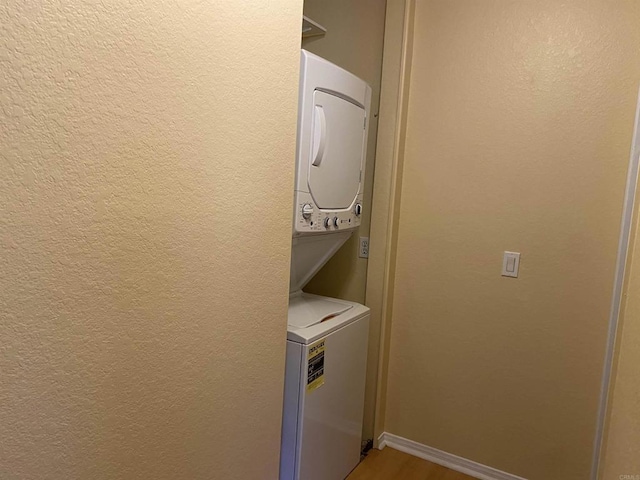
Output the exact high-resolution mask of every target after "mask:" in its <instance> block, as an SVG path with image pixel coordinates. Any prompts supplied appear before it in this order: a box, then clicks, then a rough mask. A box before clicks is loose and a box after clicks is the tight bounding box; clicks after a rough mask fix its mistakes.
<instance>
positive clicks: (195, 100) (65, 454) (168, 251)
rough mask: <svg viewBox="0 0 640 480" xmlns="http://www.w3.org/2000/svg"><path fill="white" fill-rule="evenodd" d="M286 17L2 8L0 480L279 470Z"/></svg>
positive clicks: (221, 4) (277, 9) (118, 7)
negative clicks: (266, 207)
mask: <svg viewBox="0 0 640 480" xmlns="http://www.w3.org/2000/svg"><path fill="white" fill-rule="evenodd" d="M301 13H302V4H301V2H299V1H298V0H276V1H272V2H262V1H257V0H256V1H243V2H232V1H214V2H198V1H191V0H185V1H182V2H145V1H142V0H140V1H133V0H131V1H118V2H96V1H92V0H86V1H75V2H59V1H53V0H52V1H42V2H23V1H9V3H7V2H4V3H3V5H2V6H1V7H0V24H1V25H2V34H1V35H0V65H1V68H0V212H1V214H0V246H1V248H0V271H1V272H2V274H1V275H0V292H1V293H0V339H1V341H0V478H2V479H3V480H14V479H15V480H18V479H20V480H28V479H56V480H62V479H65V480H66V479H110V480H112V479H127V480H129V479H172V480H173V479H187V478H188V479H197V478H202V479H204V478H207V479H209V478H221V479H222V478H224V479H243V480H246V479H265V478H277V472H278V456H279V441H278V438H279V434H280V418H281V417H280V415H281V408H282V403H281V402H282V384H283V368H284V348H285V331H286V309H287V290H288V283H287V282H288V272H289V249H290V232H291V230H290V229H291V188H292V185H293V166H294V163H293V155H294V148H295V125H296V107H297V84H298V65H299V52H298V48H299V41H300V40H299V31H300V30H299V29H300V15H301ZM264 206H268V214H266V212H267V210H265V209H264V208H259V207H264ZM249 458H250V461H248V459H249Z"/></svg>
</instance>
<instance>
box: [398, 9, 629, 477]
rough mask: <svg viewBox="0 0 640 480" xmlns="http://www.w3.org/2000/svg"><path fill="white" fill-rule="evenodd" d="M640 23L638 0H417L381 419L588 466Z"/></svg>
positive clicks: (582, 470)
mask: <svg viewBox="0 0 640 480" xmlns="http://www.w3.org/2000/svg"><path fill="white" fill-rule="evenodd" d="M639 19H640V3H638V2H636V1H630V0H629V1H622V0H621V1H616V2H611V1H605V0H589V1H584V0H572V1H568V2H556V1H552V0H543V1H540V0H527V1H505V0H487V1H483V2H477V1H475V0H455V1H446V2H445V1H437V0H431V1H428V0H425V1H419V2H416V14H415V35H414V45H413V58H412V66H411V68H412V73H411V84H410V98H409V110H408V126H407V135H406V156H405V159H404V175H403V185H402V199H401V201H402V205H401V211H400V222H399V233H398V250H397V264H396V280H395V295H394V299H393V305H394V310H393V326H392V331H391V342H390V363H389V381H388V394H387V411H386V423H385V430H386V431H388V432H391V433H394V434H397V435H401V436H403V437H407V438H409V439H412V440H415V441H418V442H420V443H423V444H426V445H430V446H432V447H436V448H439V449H442V450H445V451H447V452H451V453H454V454H456V455H460V456H463V457H466V458H469V459H472V460H475V461H477V462H480V463H483V464H487V465H490V466H492V467H495V468H498V469H500V470H504V471H507V472H510V473H513V474H517V475H521V476H523V477H525V478H528V479H530V480H550V479H553V480H555V479H562V480H574V479H575V480H584V479H585V478H588V475H589V469H590V462H591V457H592V447H593V439H594V432H595V425H596V413H597V407H598V400H599V398H598V396H599V387H600V375H601V372H602V361H603V357H604V347H605V341H606V333H607V323H608V315H609V306H610V295H611V291H612V283H613V272H614V266H615V259H616V252H617V240H618V234H619V224H620V214H621V206H622V197H623V193H624V192H623V191H624V185H625V176H626V168H627V163H628V155H629V147H630V142H631V133H632V132H631V130H632V129H631V127H632V125H633V114H634V108H635V96H636V92H637V84H638V80H639V79H640V30H638V28H637V25H638V20H639ZM504 250H514V251H519V252H521V253H522V259H521V264H520V277H519V278H518V279H512V278H503V277H501V276H500V269H501V260H502V252H503V251H504Z"/></svg>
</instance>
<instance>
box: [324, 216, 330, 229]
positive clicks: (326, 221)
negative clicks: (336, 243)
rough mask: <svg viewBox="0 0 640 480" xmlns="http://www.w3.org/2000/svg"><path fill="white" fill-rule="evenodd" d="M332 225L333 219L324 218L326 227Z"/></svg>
mask: <svg viewBox="0 0 640 480" xmlns="http://www.w3.org/2000/svg"><path fill="white" fill-rule="evenodd" d="M330 226H331V219H330V218H329V217H327V218H325V219H324V228H329V227H330Z"/></svg>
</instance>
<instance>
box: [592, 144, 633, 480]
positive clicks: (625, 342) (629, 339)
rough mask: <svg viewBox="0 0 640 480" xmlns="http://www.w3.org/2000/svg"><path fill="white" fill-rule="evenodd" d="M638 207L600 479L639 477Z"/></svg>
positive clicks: (621, 316) (616, 479)
mask: <svg viewBox="0 0 640 480" xmlns="http://www.w3.org/2000/svg"><path fill="white" fill-rule="evenodd" d="M638 140H640V139H638ZM638 140H637V141H638ZM635 154H636V155H638V154H640V150H639V149H637V148H636V153H635ZM636 158H637V157H636ZM639 207H640V197H638V198H636V206H635V217H636V218H635V224H636V228H635V235H634V237H635V245H634V241H633V238H632V240H631V246H630V248H629V258H628V261H627V271H626V276H627V279H626V280H627V281H626V283H627V284H626V289H625V293H624V296H623V304H622V309H621V314H620V323H619V326H618V345H617V348H616V361H615V363H616V368H615V371H614V375H613V376H612V379H613V381H612V385H611V389H610V396H609V412H608V413H609V417H608V421H607V431H606V434H605V442H604V446H603V450H602V455H601V457H600V462H601V464H600V476H599V477H598V478H599V479H601V480H620V479H621V478H623V477H622V476H623V475H640V454H639V452H640V237H639V236H638V214H639V212H640V209H639ZM631 478H632V477H631Z"/></svg>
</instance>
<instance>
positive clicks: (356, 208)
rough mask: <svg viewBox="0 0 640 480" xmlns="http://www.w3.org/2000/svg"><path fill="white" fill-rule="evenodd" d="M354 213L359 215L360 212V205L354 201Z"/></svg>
mask: <svg viewBox="0 0 640 480" xmlns="http://www.w3.org/2000/svg"><path fill="white" fill-rule="evenodd" d="M353 210H354V212H355V214H356V215H357V216H358V217H359V216H360V215H361V214H362V205H361V204H359V203H356V207H355V208H354V209H353Z"/></svg>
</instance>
